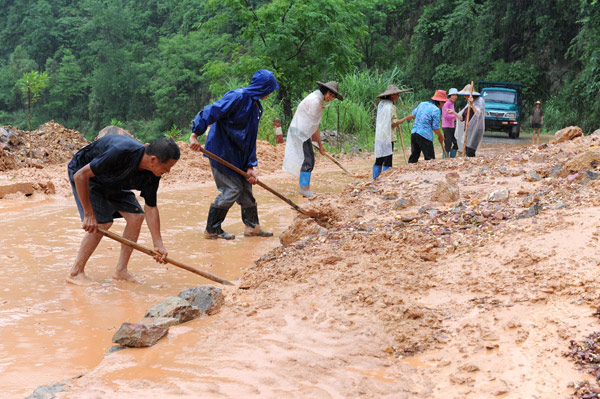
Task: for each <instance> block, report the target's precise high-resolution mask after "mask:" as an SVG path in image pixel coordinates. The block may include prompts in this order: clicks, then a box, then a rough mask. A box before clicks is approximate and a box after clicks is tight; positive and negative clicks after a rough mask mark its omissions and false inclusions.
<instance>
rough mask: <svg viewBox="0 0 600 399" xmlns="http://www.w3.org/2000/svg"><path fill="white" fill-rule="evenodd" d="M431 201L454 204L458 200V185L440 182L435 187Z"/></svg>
mask: <svg viewBox="0 0 600 399" xmlns="http://www.w3.org/2000/svg"><path fill="white" fill-rule="evenodd" d="M432 199H433V200H434V201H439V202H455V201H458V200H459V199H460V190H459V189H458V185H456V184H452V183H450V182H448V181H445V182H444V181H440V182H438V183H437V186H436V187H435V191H434V192H433V196H432Z"/></svg>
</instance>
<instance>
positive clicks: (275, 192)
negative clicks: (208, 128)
mask: <svg viewBox="0 0 600 399" xmlns="http://www.w3.org/2000/svg"><path fill="white" fill-rule="evenodd" d="M198 151H200V152H201V153H203V154H204V155H206V156H207V157H209V158H210V159H212V160H214V161H216V162H218V163H220V164H221V165H224V166H227V167H228V168H229V169H231V170H233V171H235V172H237V173H239V174H240V175H242V176H244V177H245V178H246V179H248V177H249V176H248V173H246V172H244V171H243V170H241V169H240V168H238V167H237V166H235V165H232V164H230V163H229V162H227V161H226V160H224V159H222V158H220V157H218V156H216V155H215V154H213V153H212V152H210V151H207V150H205V149H204V148H203V147H200V149H199V150H198ZM256 184H258V185H259V186H261V187H262V188H264V189H265V190H267V191H269V192H270V193H271V194H273V195H275V196H276V197H277V198H279V199H281V200H283V201H285V202H286V203H287V204H288V205H290V206H291V207H292V208H294V209H295V210H297V211H298V212H300V213H301V214H303V215H306V216H308V217H310V215H309V214H308V212H306V211H305V210H304V209H302V208H300V207H299V206H298V205H296V204H295V203H294V202H293V201H292V200H291V199H289V198H287V197H286V196H284V195H283V194H280V193H278V192H277V191H275V190H273V189H272V188H271V187H269V186H267V185H266V184H265V183H263V182H261V181H260V180H258V181H257V182H256Z"/></svg>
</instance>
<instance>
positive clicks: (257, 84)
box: [192, 69, 279, 176]
mask: <svg viewBox="0 0 600 399" xmlns="http://www.w3.org/2000/svg"><path fill="white" fill-rule="evenodd" d="M278 89H279V85H278V84H277V81H276V80H275V76H274V75H273V72H271V71H268V70H266V69H261V70H258V71H256V73H255V74H254V76H253V77H252V82H250V86H248V87H240V88H239V89H235V90H231V91H229V92H227V93H226V94H225V95H224V96H223V98H221V99H220V100H218V101H216V102H215V103H214V104H211V105H207V106H206V107H205V108H204V109H203V110H202V111H200V112H198V114H197V115H196V117H195V118H194V120H193V122H192V132H194V133H196V134H197V135H202V134H203V133H204V132H205V131H206V128H207V127H208V126H209V125H212V126H211V128H210V132H209V133H208V136H207V138H206V145H205V148H206V150H208V151H210V152H212V153H213V154H215V155H217V156H219V157H221V158H223V159H224V160H226V161H228V162H229V163H231V164H233V165H235V166H237V167H238V168H240V169H241V170H243V171H246V170H247V169H248V168H250V167H255V166H257V165H258V161H257V159H256V138H257V135H258V123H259V122H260V117H261V115H262V111H263V109H262V105H261V104H260V101H258V100H259V99H260V98H262V97H264V96H266V95H267V94H270V93H272V92H274V91H275V90H278ZM205 156H206V155H205ZM210 165H211V166H212V167H214V168H217V169H218V170H220V171H221V172H223V173H227V174H230V175H234V176H239V175H238V174H237V173H236V172H234V171H233V170H231V169H229V168H227V167H226V166H224V165H221V164H220V163H218V162H216V161H213V160H212V159H211V160H210Z"/></svg>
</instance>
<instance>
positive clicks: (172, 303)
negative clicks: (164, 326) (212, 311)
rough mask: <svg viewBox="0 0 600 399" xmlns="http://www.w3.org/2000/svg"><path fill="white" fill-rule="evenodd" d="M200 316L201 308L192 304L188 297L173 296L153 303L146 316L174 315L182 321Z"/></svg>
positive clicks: (173, 316)
mask: <svg viewBox="0 0 600 399" xmlns="http://www.w3.org/2000/svg"><path fill="white" fill-rule="evenodd" d="M199 316H200V309H198V308H197V307H195V306H192V305H191V304H190V302H188V301H187V300H186V299H183V298H180V297H178V296H172V297H170V298H167V299H165V300H164V301H161V302H159V303H157V304H156V305H153V306H152V307H151V308H150V309H148V310H147V311H146V314H145V315H144V317H146V318H149V317H172V318H175V319H177V320H179V322H180V323H185V322H186V321H189V320H193V319H195V318H197V317H199Z"/></svg>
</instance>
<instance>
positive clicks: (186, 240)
mask: <svg viewBox="0 0 600 399" xmlns="http://www.w3.org/2000/svg"><path fill="white" fill-rule="evenodd" d="M365 162H366V163H368V162H369V161H356V162H355V164H354V165H353V167H354V168H357V167H358V168H359V169H361V168H362V169H364V168H365V166H364V165H363V163H365ZM262 180H263V181H264V182H265V183H266V184H268V185H270V186H271V187H273V188H275V189H276V190H278V191H280V192H281V193H282V194H284V195H286V196H289V198H290V199H292V201H294V202H296V203H297V204H299V205H300V206H307V205H308V204H309V201H308V200H305V199H300V198H298V196H297V194H296V190H297V186H296V184H297V183H296V181H295V180H293V179H292V178H291V177H289V176H287V175H285V174H283V173H278V174H274V175H271V176H268V177H264V178H263V179H262ZM353 180H354V179H351V178H350V177H346V176H344V174H343V173H342V172H341V171H340V172H338V171H336V170H335V169H332V168H329V167H326V168H325V167H321V170H320V171H316V172H315V176H314V178H313V190H314V191H315V192H334V191H339V190H341V189H342V188H343V186H344V185H345V184H346V183H348V182H351V181H353ZM254 193H255V196H256V198H257V202H258V204H259V217H260V220H261V225H262V226H263V228H265V229H267V230H270V231H273V232H274V233H275V234H274V237H272V238H266V239H265V238H262V239H261V238H255V237H252V238H244V237H243V234H242V233H243V227H244V226H243V224H242V222H241V215H240V209H239V206H237V205H235V206H234V207H232V209H231V210H230V213H229V214H228V216H227V219H226V220H225V223H224V225H223V227H224V228H225V230H227V231H229V232H231V233H234V234H236V236H238V237H237V238H236V239H235V240H233V241H223V240H217V241H212V240H205V239H203V236H202V232H203V230H204V223H205V221H206V215H207V212H208V207H209V205H210V203H211V202H212V200H213V199H214V197H215V196H216V194H217V190H216V187H215V186H214V184H213V183H207V184H203V185H196V186H194V185H189V186H185V187H179V188H177V189H172V188H168V189H164V188H163V189H161V192H160V194H159V204H160V205H159V207H160V212H161V222H162V235H163V239H164V242H165V245H166V247H167V249H168V250H169V256H170V257H172V258H173V259H176V260H178V261H181V262H184V263H186V264H189V265H191V266H195V267H197V268H199V269H202V270H207V271H209V272H210V273H213V274H216V275H218V276H221V277H223V278H226V279H229V280H235V279H236V278H237V277H238V276H239V275H240V273H241V271H242V270H243V268H245V267H248V266H250V265H251V264H252V262H253V261H254V260H255V259H257V258H259V257H260V256H261V255H262V254H264V253H265V252H267V251H269V250H270V249H272V248H273V247H275V246H277V245H279V239H278V235H279V234H280V233H281V232H282V231H283V230H285V229H286V228H287V226H288V225H289V224H290V222H291V220H292V219H293V218H294V217H295V216H296V214H297V212H296V211H294V210H293V209H292V208H291V207H289V206H288V205H287V204H285V203H284V202H282V201H281V200H279V199H277V198H275V197H274V196H272V195H271V194H269V193H268V192H266V191H265V190H263V189H262V188H260V187H256V188H255V190H254ZM0 219H1V221H2V231H3V234H2V248H3V251H2V252H1V253H0V267H1V268H2V273H1V274H0V287H2V288H0V336H2V340H1V341H0V352H1V353H3V358H2V360H0V397H2V398H4V397H6V398H9V397H10V398H14V397H19V396H27V395H28V394H30V393H31V392H32V391H33V389H35V387H37V386H39V385H44V384H49V383H52V382H56V381H60V380H62V379H65V378H71V377H74V376H75V375H77V374H85V373H87V372H89V371H90V370H91V369H93V368H94V367H95V366H96V365H98V363H99V362H100V361H101V360H102V358H103V357H104V354H105V353H106V351H107V349H108V348H109V347H110V346H111V337H112V335H113V334H114V332H115V331H116V330H117V329H118V328H119V326H120V325H121V324H122V323H123V322H126V321H129V322H135V321H137V320H139V319H140V318H141V317H142V316H143V314H144V312H145V310H146V309H147V308H149V307H150V306H152V305H153V304H154V303H156V302H159V301H161V300H163V299H164V298H166V297H168V296H171V295H177V293H178V292H179V291H181V290H183V289H184V288H187V287H192V286H197V285H202V284H216V283H212V282H211V281H209V280H206V279H204V278H202V277H200V276H197V275H195V274H192V273H189V272H187V271H185V270H181V269H179V268H177V267H175V266H172V265H167V266H166V267H165V266H163V265H159V264H157V263H155V262H154V261H153V260H152V259H151V258H150V257H148V256H147V255H144V254H142V253H140V252H136V251H134V254H133V256H132V259H131V261H130V264H129V269H130V271H131V272H132V273H134V274H135V275H136V276H138V277H140V278H142V279H143V280H144V284H142V285H136V284H131V283H126V282H116V281H114V280H112V279H111V275H112V273H113V272H114V267H115V265H116V261H117V259H118V254H119V248H120V247H119V244H118V243H116V242H114V241H112V240H110V239H108V238H104V239H103V240H102V242H101V244H100V246H99V247H98V249H97V250H96V252H95V253H94V255H93V256H92V258H91V259H90V261H89V262H88V265H87V266H86V272H87V274H88V276H89V277H90V278H91V279H93V280H94V281H95V282H96V283H95V284H93V285H92V286H89V287H78V286H72V285H70V284H66V283H65V280H64V278H65V276H66V275H67V272H68V270H69V269H70V267H71V264H72V262H73V260H74V257H75V255H76V252H77V249H78V247H79V243H80V240H81V238H82V230H81V229H80V221H79V217H78V215H77V211H76V208H75V205H74V203H73V200H72V198H60V197H54V198H51V197H45V196H42V195H38V194H36V195H33V196H32V197H28V198H15V199H10V198H9V199H5V200H3V201H0ZM123 227H124V222H123V221H122V219H121V220H118V221H116V222H115V224H114V225H113V227H112V228H111V231H114V232H117V233H121V232H122V230H123ZM138 242H139V243H140V244H142V245H145V246H147V247H151V246H152V241H151V237H150V233H149V232H148V230H147V226H146V225H144V227H143V228H142V233H141V235H140V239H139V241H138ZM216 285H218V284H216ZM202 322H203V321H199V322H198V323H202ZM186 328H187V327H186ZM195 328H198V326H196V327H195ZM179 331H185V329H183V330H181V329H180V330H179ZM165 367H166V368H168V367H169V365H166V366H165ZM144 372H145V373H146V375H147V372H148V371H147V370H145V371H144ZM121 378H124V379H128V377H127V376H121ZM135 378H136V377H135V376H131V379H135Z"/></svg>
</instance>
